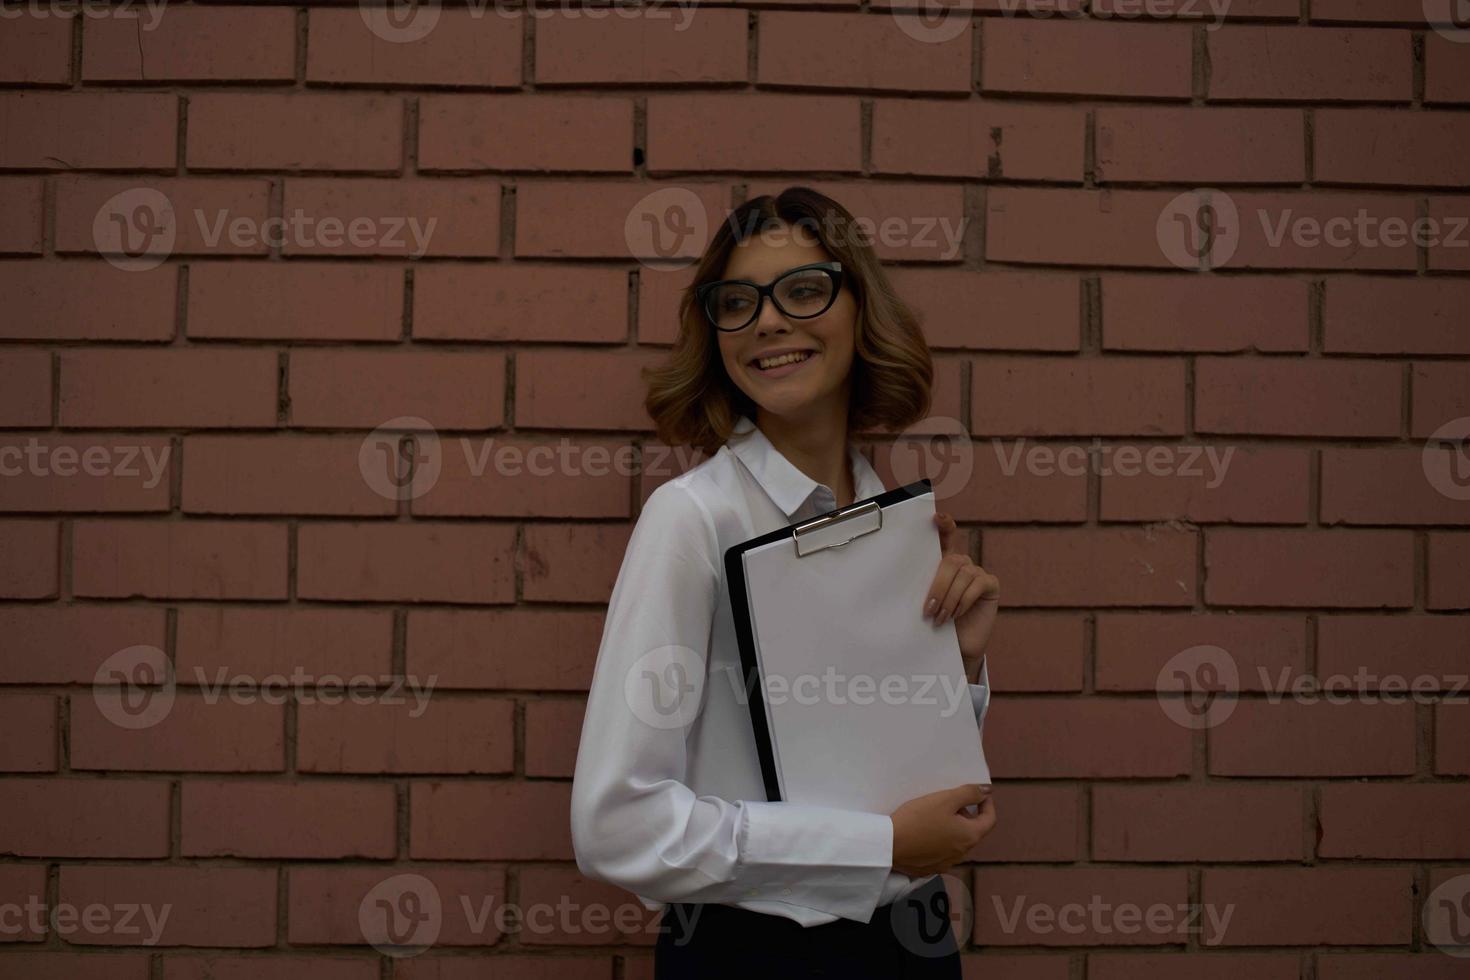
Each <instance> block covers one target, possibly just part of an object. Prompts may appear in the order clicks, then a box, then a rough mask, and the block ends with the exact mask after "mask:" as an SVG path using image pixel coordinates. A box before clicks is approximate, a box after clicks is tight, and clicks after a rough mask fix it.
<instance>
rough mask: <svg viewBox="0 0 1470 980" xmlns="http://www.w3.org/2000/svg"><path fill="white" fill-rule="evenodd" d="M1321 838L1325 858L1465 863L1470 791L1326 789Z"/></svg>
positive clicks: (1469, 849)
mask: <svg viewBox="0 0 1470 980" xmlns="http://www.w3.org/2000/svg"><path fill="white" fill-rule="evenodd" d="M1321 792H1322V804H1321V816H1320V817H1319V822H1320V825H1321V839H1320V842H1319V843H1318V845H1317V853H1318V854H1319V855H1321V856H1322V857H1327V858H1349V857H1350V858H1389V859H1394V860H1415V861H1423V860H1437V859H1444V860H1457V859H1458V860H1463V859H1465V858H1466V857H1467V856H1470V841H1467V840H1466V837H1465V833H1464V828H1465V826H1466V824H1467V823H1470V788H1467V787H1465V786H1463V785H1459V786H1456V785H1429V784H1409V785H1403V786H1398V785H1380V786H1374V785H1361V784H1351V783H1328V784H1326V785H1324V786H1323V787H1322V790H1321Z"/></svg>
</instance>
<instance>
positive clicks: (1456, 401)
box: [1409, 361, 1470, 452]
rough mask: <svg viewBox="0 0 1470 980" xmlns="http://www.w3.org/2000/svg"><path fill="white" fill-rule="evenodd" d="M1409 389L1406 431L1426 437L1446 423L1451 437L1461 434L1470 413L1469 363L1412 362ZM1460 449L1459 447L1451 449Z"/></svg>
mask: <svg viewBox="0 0 1470 980" xmlns="http://www.w3.org/2000/svg"><path fill="white" fill-rule="evenodd" d="M1410 372H1411V373H1410V381H1409V385H1410V390H1411V391H1412V393H1413V402H1412V407H1411V408H1410V413H1411V414H1410V417H1411V419H1412V420H1413V421H1412V424H1411V425H1410V426H1409V431H1410V433H1411V434H1412V435H1414V436H1415V437H1428V436H1431V435H1433V434H1434V433H1435V432H1437V431H1439V429H1440V428H1441V427H1443V426H1446V425H1448V426H1450V430H1449V432H1448V433H1447V434H1448V435H1449V436H1450V437H1451V438H1453V437H1454V436H1455V434H1456V433H1457V432H1458V433H1459V434H1460V435H1462V436H1463V434H1464V427H1463V426H1464V423H1463V422H1462V421H1460V420H1461V419H1463V418H1464V417H1465V416H1467V415H1470V364H1467V363H1465V362H1463V361H1460V362H1453V361H1440V362H1428V363H1422V364H1415V365H1413V366H1412V367H1411V368H1410ZM1455 451H1456V452H1463V450H1462V449H1459V450H1455Z"/></svg>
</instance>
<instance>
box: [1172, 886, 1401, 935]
mask: <svg viewBox="0 0 1470 980" xmlns="http://www.w3.org/2000/svg"><path fill="white" fill-rule="evenodd" d="M1201 874H1202V877H1201V882H1200V898H1201V901H1202V902H1203V903H1204V904H1206V905H1212V906H1215V907H1216V908H1218V909H1224V908H1230V907H1233V908H1234V909H1235V914H1234V916H1233V917H1232V918H1231V920H1230V925H1229V927H1228V928H1226V929H1225V930H1224V931H1223V932H1220V931H1219V930H1216V929H1213V928H1207V929H1206V931H1205V933H1204V934H1203V935H1202V936H1201V941H1202V942H1204V943H1207V944H1208V945H1211V946H1317V945H1338V944H1349V943H1350V944H1352V945H1354V946H1373V945H1402V944H1405V943H1407V942H1409V938H1410V936H1411V935H1412V933H1413V925H1412V908H1413V906H1414V904H1415V898H1414V894H1413V892H1414V880H1413V879H1414V874H1413V871H1412V869H1410V868H1374V867H1346V868H1344V867H1316V868H1206V869H1205V870H1204V871H1203V872H1202V873H1201Z"/></svg>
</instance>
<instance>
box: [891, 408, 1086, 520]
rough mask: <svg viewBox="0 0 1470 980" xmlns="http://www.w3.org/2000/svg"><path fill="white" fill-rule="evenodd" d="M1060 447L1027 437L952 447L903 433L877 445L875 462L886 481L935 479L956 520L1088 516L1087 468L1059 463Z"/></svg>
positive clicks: (941, 505) (938, 497)
mask: <svg viewBox="0 0 1470 980" xmlns="http://www.w3.org/2000/svg"><path fill="white" fill-rule="evenodd" d="M951 428H953V429H960V430H962V429H963V423H962V422H960V421H959V420H954V423H953V426H952V427H951ZM947 431H948V430H947ZM1073 448H1074V449H1076V451H1077V452H1079V453H1080V452H1081V451H1082V450H1081V449H1080V447H1073ZM1057 450H1058V447H1057V446H1055V445H1052V444H1046V445H1028V444H1027V442H1026V440H1025V439H1024V438H1022V439H1016V440H1002V439H998V438H992V439H989V440H986V441H985V442H973V443H966V442H959V443H958V444H956V445H954V448H953V449H946V448H945V447H944V444H943V443H941V442H938V441H936V442H933V443H930V442H926V441H924V440H923V439H918V438H904V439H900V440H898V441H895V442H893V443H887V444H881V445H879V446H876V447H874V453H873V464H874V468H875V469H876V470H877V471H878V475H879V476H880V477H881V478H882V479H883V482H884V484H885V485H886V486H898V485H901V484H904V483H909V482H912V481H913V480H916V479H918V478H920V477H921V476H925V477H928V478H929V479H931V480H932V481H933V482H934V488H935V505H936V507H937V508H938V509H939V510H940V511H941V512H943V513H947V514H950V515H951V516H953V517H954V519H955V520H957V521H961V522H964V521H986V522H1002V521H1007V522H1008V521H1024V522H1032V521H1047V522H1051V521H1083V520H1086V519H1087V474H1086V472H1085V470H1083V469H1082V468H1081V467H1079V466H1075V465H1074V466H1060V465H1058V461H1057V458H1056V456H1057ZM1073 462H1074V463H1075V462H1076V460H1075V459H1074V460H1073Z"/></svg>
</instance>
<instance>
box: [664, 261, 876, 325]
mask: <svg viewBox="0 0 1470 980" xmlns="http://www.w3.org/2000/svg"><path fill="white" fill-rule="evenodd" d="M890 271H891V270H890ZM692 279H693V275H692V273H691V272H690V270H689V269H663V268H657V267H654V266H651V265H645V266H644V267H643V268H642V269H639V270H638V342H639V343H640V344H664V345H668V344H672V343H673V342H674V340H675V338H676V337H678V335H679V330H680V319H679V304H680V301H681V299H682V298H683V294H684V290H685V288H686V287H688V286H689V285H690V283H691V282H692ZM697 322H699V323H700V324H703V323H704V321H703V320H702V319H700V320H698V321H697Z"/></svg>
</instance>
